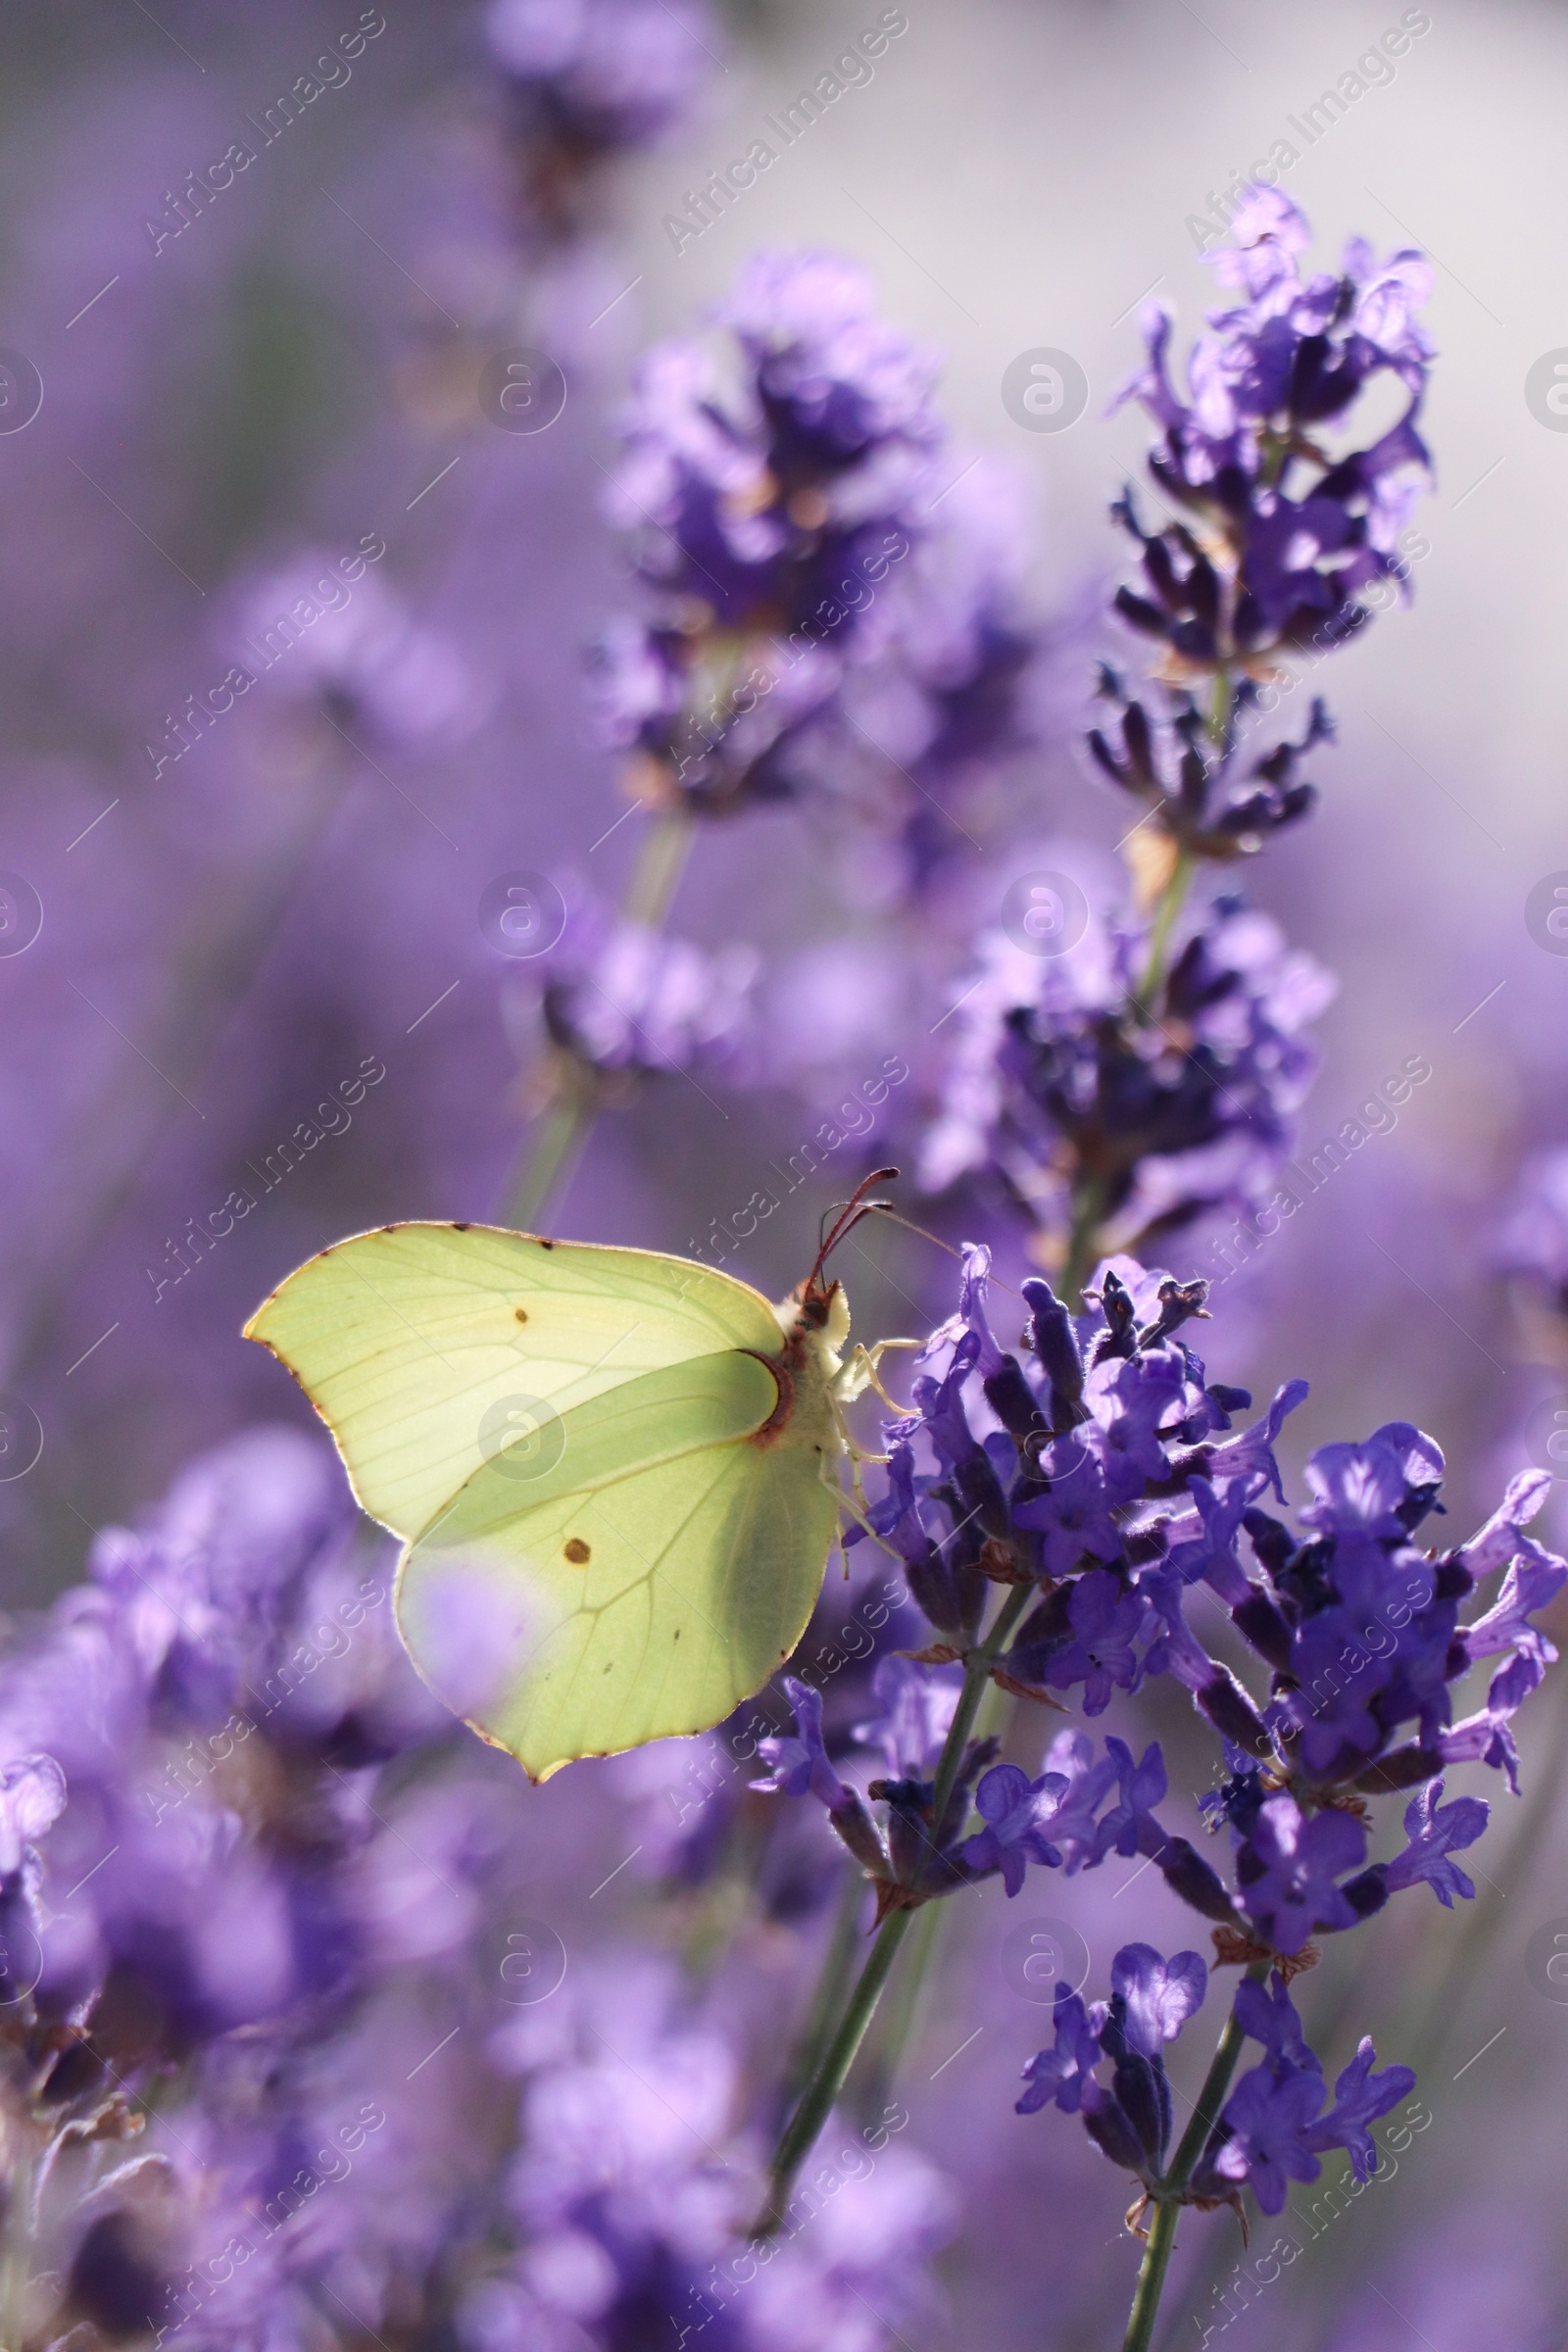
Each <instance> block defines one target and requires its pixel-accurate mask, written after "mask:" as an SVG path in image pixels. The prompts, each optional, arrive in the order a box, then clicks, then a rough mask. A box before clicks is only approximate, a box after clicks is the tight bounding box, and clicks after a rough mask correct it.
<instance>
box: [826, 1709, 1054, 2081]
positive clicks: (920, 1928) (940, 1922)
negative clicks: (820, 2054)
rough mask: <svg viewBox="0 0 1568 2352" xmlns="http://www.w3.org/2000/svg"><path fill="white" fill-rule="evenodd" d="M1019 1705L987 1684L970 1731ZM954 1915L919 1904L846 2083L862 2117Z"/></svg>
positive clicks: (998, 1722) (910, 2022) (886, 2075)
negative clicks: (890, 1984)
mask: <svg viewBox="0 0 1568 2352" xmlns="http://www.w3.org/2000/svg"><path fill="white" fill-rule="evenodd" d="M1019 1707H1022V1708H1024V1709H1025V1711H1026V1712H1028V1711H1030V1709H1029V1702H1028V1701H1027V1700H1026V1699H1018V1698H1014V1699H1010V1700H1009V1698H1008V1697H1007V1695H1006V1693H1005V1691H1002V1690H1001V1689H1000V1688H999V1686H998V1685H997V1684H996V1683H992V1684H990V1685H989V1686H988V1688H987V1689H986V1691H984V1692H983V1694H982V1696H981V1700H980V1711H979V1713H978V1715H977V1716H976V1718H975V1726H974V1728H975V1733H976V1735H977V1736H978V1737H979V1738H980V1739H984V1738H985V1737H986V1735H987V1734H988V1733H990V1732H996V1731H1000V1730H1002V1728H1003V1726H1004V1724H1005V1722H1006V1721H1007V1719H1008V1714H1009V1709H1011V1710H1016V1709H1017V1708H1019ZM952 1917H953V1905H952V1904H951V1903H927V1904H925V1905H924V1906H923V1908H922V1910H921V1912H920V1917H919V1920H918V1921H917V1923H916V1925H915V1931H914V1934H913V1935H912V1936H910V1938H909V1948H908V1951H907V1954H906V1956H905V1961H904V1965H903V1967H902V1968H901V1969H900V1971H899V1977H898V1983H897V1984H896V1985H895V1986H894V1989H893V1992H892V1994H891V1995H890V1997H889V1999H888V2000H887V2001H886V2002H885V2003H884V2005H883V2009H882V2013H881V2015H880V2017H878V2019H877V2020H876V2024H875V2027H874V2029H873V2031H872V2033H871V2034H870V2036H869V2038H868V2039H867V2042H866V2045H865V2047H864V2049H863V2050H862V2051H861V2053H860V2059H859V2064H858V2068H857V2070H856V2071H857V2080H855V2081H853V2082H851V2084H850V2091H851V2095H852V2097H853V2099H854V2102H855V2106H856V2108H857V2111H858V2112H860V2113H863V2114H864V2115H865V2116H866V2117H867V2118H874V2117H877V2116H879V2115H880V2114H881V2112H882V2110H883V2108H884V2107H885V2106H886V2104H887V2102H888V2100H889V2098H890V2097H891V2095H892V2091H893V2085H894V2082H895V2081H896V2080H897V2077H898V2072H899V2068H900V2066H901V2065H902V2064H903V2062H904V2053H905V2050H906V2049H907V2046H908V2042H909V2036H910V2034H912V2032H913V2031H914V2019H915V2012H916V2010H917V2009H918V2008H919V2005H920V1995H921V1993H922V1991H923V1990H924V1988H925V1981H926V1979H927V1977H928V1976H929V1975H930V1973H931V1970H932V1967H933V1965H934V1963H935V1960H936V1955H937V1947H938V1944H939V1942H940V1940H941V1937H942V1935H943V1926H944V1922H945V1921H947V1920H950V1919H951V1918H952Z"/></svg>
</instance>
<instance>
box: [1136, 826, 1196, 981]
mask: <svg viewBox="0 0 1568 2352" xmlns="http://www.w3.org/2000/svg"><path fill="white" fill-rule="evenodd" d="M1195 862H1196V861H1195V859H1194V858H1193V855H1192V852H1191V851H1190V850H1181V851H1179V852H1178V853H1177V858H1176V863H1175V864H1174V865H1173V866H1172V868H1171V875H1170V880H1169V881H1168V882H1167V883H1166V885H1165V887H1164V889H1163V890H1162V891H1161V892H1160V894H1159V904H1158V906H1157V907H1155V908H1154V919H1153V922H1152V925H1151V926H1150V933H1149V961H1148V963H1147V964H1146V965H1145V967H1144V976H1143V979H1142V981H1141V982H1140V983H1139V988H1138V1005H1139V1007H1140V1009H1141V1010H1142V1011H1143V1012H1144V1014H1145V1016H1146V1017H1148V1018H1152V1014H1153V1005H1154V999H1155V998H1156V997H1157V996H1158V994H1159V991H1160V989H1161V988H1162V987H1163V986H1164V981H1165V968H1166V959H1167V956H1169V953H1170V937H1171V932H1172V930H1173V929H1174V928H1175V923H1176V917H1177V916H1178V915H1179V914H1180V912H1181V910H1182V908H1183V907H1184V906H1185V905H1186V903H1187V892H1188V889H1189V886H1190V885H1191V882H1192V879H1193V869H1194V865H1195Z"/></svg>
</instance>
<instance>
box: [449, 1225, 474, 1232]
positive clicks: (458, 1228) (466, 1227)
mask: <svg viewBox="0 0 1568 2352" xmlns="http://www.w3.org/2000/svg"><path fill="white" fill-rule="evenodd" d="M452 1230H453V1232H454V1233H471V1232H472V1231H473V1228H472V1226H471V1225H454V1226H453V1228H452Z"/></svg>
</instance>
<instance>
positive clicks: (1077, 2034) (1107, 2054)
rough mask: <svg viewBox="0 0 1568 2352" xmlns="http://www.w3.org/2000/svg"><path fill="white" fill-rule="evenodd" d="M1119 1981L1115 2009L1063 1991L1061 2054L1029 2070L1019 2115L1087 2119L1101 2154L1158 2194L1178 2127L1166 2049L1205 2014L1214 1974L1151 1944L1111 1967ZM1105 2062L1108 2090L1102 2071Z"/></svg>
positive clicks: (1130, 1949)
mask: <svg viewBox="0 0 1568 2352" xmlns="http://www.w3.org/2000/svg"><path fill="white" fill-rule="evenodd" d="M1110 1981H1111V1996H1110V1999H1109V2001H1108V2002H1107V2001H1097V2002H1095V2003H1094V2004H1093V2006H1092V2007H1089V2008H1086V2007H1085V2005H1084V2002H1083V2000H1082V1999H1081V1998H1080V1996H1079V1995H1078V1994H1077V1993H1075V1992H1070V1991H1069V1990H1068V1988H1067V1987H1066V1985H1058V1986H1057V1987H1056V1998H1055V2012H1054V2025H1055V2032H1056V2038H1055V2046H1054V2048H1053V2049H1050V2050H1041V2051H1039V2052H1037V2054H1036V2055H1035V2056H1034V2057H1033V2058H1032V2059H1031V2060H1030V2061H1029V2064H1028V2065H1027V2066H1026V2067H1025V2069H1024V2080H1025V2082H1027V2084H1028V2088H1027V2089H1026V2090H1025V2092H1024V2094H1023V2096H1022V2097H1021V2098H1020V2099H1019V2100H1018V2101H1017V2102H1016V2107H1017V2113H1018V2114H1019V2115H1033V2114H1035V2113H1037V2112H1038V2110H1039V2109H1040V2108H1042V2107H1044V2106H1046V2105H1047V2104H1052V2105H1054V2106H1056V2107H1058V2108H1059V2109H1060V2110H1061V2112H1062V2114H1064V2115H1078V2114H1081V2115H1082V2116H1083V2119H1084V2125H1085V2129H1086V2130H1087V2131H1088V2132H1089V2135H1090V2137H1091V2138H1092V2139H1093V2140H1094V2141H1095V2142H1096V2144H1097V2146H1098V2147H1099V2148H1100V2149H1101V2151H1102V2153H1103V2155H1105V2156H1107V2157H1108V2158H1109V2159H1110V2161H1111V2162H1112V2163H1113V2164H1116V2165H1120V2166H1122V2167H1123V2168H1124V2169H1125V2170H1127V2171H1129V2172H1132V2173H1135V2174H1136V2175H1137V2176H1138V2178H1139V2179H1140V2180H1143V2181H1144V2182H1145V2183H1146V2184H1147V2185H1149V2186H1152V2185H1153V2184H1154V2182H1155V2181H1156V2180H1157V2178H1158V2174H1159V2168H1160V2165H1161V2164H1162V2163H1163V2161H1164V2157H1165V2151H1166V2147H1167V2145H1168V2142H1169V2139H1170V2133H1171V2123H1172V2111H1171V2095H1170V2085H1169V2082H1167V2080H1166V2076H1165V2057H1164V2045H1165V2043H1166V2042H1168V2041H1174V2040H1175V2039H1176V2036H1177V2035H1178V2034H1180V2032H1181V2030H1182V2028H1183V2026H1184V2025H1185V2024H1186V2023H1187V2020H1188V2019H1189V2018H1190V2017H1191V2016H1192V2015H1193V2014H1194V2013H1195V2011H1197V2010H1198V2009H1200V2008H1201V2006H1202V2001H1203V1995H1204V1993H1205V1991H1206V1989H1207V1985H1208V1971H1207V1969H1206V1968H1205V1967H1204V1965H1203V1962H1202V1961H1201V1959H1200V1957H1199V1955H1198V1954H1197V1952H1177V1953H1176V1954H1175V1956H1174V1957H1173V1958H1172V1959H1170V1960H1166V1959H1165V1958H1163V1957H1162V1955H1161V1954H1160V1953H1159V1952H1157V1951H1156V1950H1155V1949H1154V1947H1153V1945H1152V1944H1149V1943H1129V1944H1124V1945H1123V1947H1122V1949H1121V1950H1120V1951H1119V1952H1118V1953H1117V1954H1116V1956H1115V1958H1114V1959H1113V1960H1112V1962H1111V1969H1110ZM1104 2058H1108V2059H1109V2060H1110V2061H1111V2070H1112V2071H1111V2081H1110V2083H1109V2085H1108V2086H1107V2085H1106V2084H1105V2083H1103V2082H1100V2081H1099V2080H1098V2079H1097V2077H1096V2075H1095V2071H1094V2070H1095V2068H1096V2066H1097V2065H1099V2064H1100V2062H1101V2060H1102V2059H1104Z"/></svg>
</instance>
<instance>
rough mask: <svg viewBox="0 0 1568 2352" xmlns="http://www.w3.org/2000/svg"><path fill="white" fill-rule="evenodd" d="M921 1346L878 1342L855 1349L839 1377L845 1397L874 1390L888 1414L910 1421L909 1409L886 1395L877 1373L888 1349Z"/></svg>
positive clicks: (920, 1343) (912, 1342) (910, 1342)
mask: <svg viewBox="0 0 1568 2352" xmlns="http://www.w3.org/2000/svg"><path fill="white" fill-rule="evenodd" d="M923 1345H924V1342H923V1341H920V1340H878V1341H877V1343H876V1345H875V1346H874V1347H872V1348H861V1347H857V1348H855V1349H854V1350H853V1352H852V1354H851V1356H850V1360H849V1362H848V1363H847V1364H846V1365H845V1367H844V1372H843V1373H842V1374H841V1375H840V1378H841V1379H843V1380H844V1383H845V1387H844V1394H845V1396H846V1397H851V1398H853V1397H863V1396H864V1394H865V1392H866V1390H867V1389H874V1390H875V1392H876V1394H877V1396H879V1397H881V1399H882V1401H883V1403H884V1404H885V1405H886V1406H887V1408H888V1410H889V1411H890V1412H894V1413H897V1414H899V1416H900V1417H901V1419H903V1420H909V1419H912V1418H913V1417H914V1416H913V1414H912V1411H911V1408H910V1407H909V1406H908V1405H907V1404H900V1403H899V1401H898V1399H897V1397H890V1396H889V1395H888V1393H887V1391H886V1389H885V1388H884V1387H883V1386H882V1382H881V1380H880V1378H879V1377H878V1373H879V1369H880V1366H881V1362H882V1358H883V1356H884V1355H886V1353H887V1351H888V1349H889V1348H920V1347H922V1346H923Z"/></svg>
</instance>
